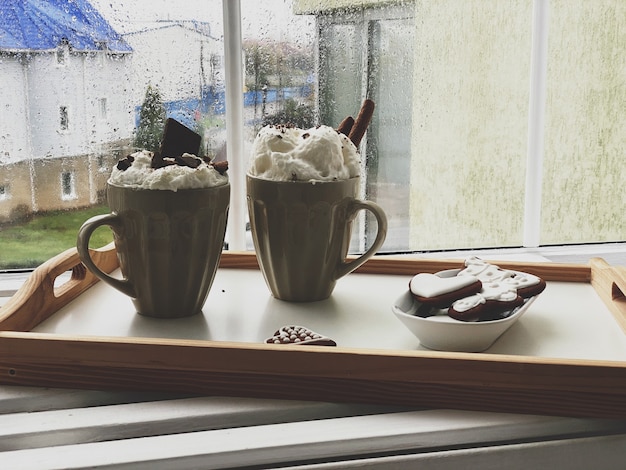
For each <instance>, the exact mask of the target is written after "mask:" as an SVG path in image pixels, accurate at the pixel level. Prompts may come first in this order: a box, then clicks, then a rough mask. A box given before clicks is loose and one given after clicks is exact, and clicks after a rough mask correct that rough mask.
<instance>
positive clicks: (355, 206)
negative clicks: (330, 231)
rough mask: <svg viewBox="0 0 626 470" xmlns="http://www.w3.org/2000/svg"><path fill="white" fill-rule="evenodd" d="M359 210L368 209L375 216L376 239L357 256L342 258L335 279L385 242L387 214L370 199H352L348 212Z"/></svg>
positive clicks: (361, 261) (347, 272) (357, 264)
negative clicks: (347, 258) (349, 258)
mask: <svg viewBox="0 0 626 470" xmlns="http://www.w3.org/2000/svg"><path fill="white" fill-rule="evenodd" d="M360 210H367V211H370V212H371V213H372V214H374V217H376V222H377V225H378V227H377V230H376V239H375V240H374V243H372V246H370V247H369V249H368V250H367V251H366V252H365V253H363V254H362V255H361V256H359V257H358V258H355V259H352V260H343V261H342V262H341V264H340V265H339V267H338V268H337V271H336V273H337V274H336V277H335V279H339V278H341V277H343V276H345V275H346V274H349V273H351V272H352V271H354V270H355V269H356V268H358V267H359V266H361V265H362V264H363V263H365V262H366V261H367V260H368V259H370V258H371V257H372V256H374V254H375V253H376V252H377V251H378V250H379V249H380V247H381V246H383V243H384V242H385V237H386V236H387V216H386V215H385V212H384V211H383V210H382V209H381V207H380V206H379V205H378V204H376V203H374V202H372V201H362V200H359V199H353V200H352V201H351V203H350V206H349V207H348V213H349V214H350V215H351V214H355V213H357V212H358V211H360Z"/></svg>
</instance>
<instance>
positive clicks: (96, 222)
mask: <svg viewBox="0 0 626 470" xmlns="http://www.w3.org/2000/svg"><path fill="white" fill-rule="evenodd" d="M103 225H108V226H110V227H119V226H120V225H121V223H120V218H119V216H118V215H117V214H104V215H96V216H94V217H91V218H90V219H88V220H87V221H86V222H85V223H84V224H83V225H82V226H81V228H80V229H79V230H78V237H77V239H76V249H77V251H78V256H79V258H80V260H81V261H82V262H83V264H84V265H85V266H86V267H87V269H89V271H91V272H92V273H93V274H94V275H95V276H96V277H97V278H99V279H100V280H102V281H104V282H106V283H107V284H109V285H110V286H112V287H115V288H116V289H117V290H119V291H120V292H122V293H124V294H126V295H127V296H129V297H131V298H135V297H137V296H136V295H135V288H134V287H133V285H132V284H131V283H130V281H129V280H128V279H116V278H114V277H112V276H109V275H108V274H107V273H105V272H104V271H102V270H101V269H100V268H99V267H98V266H96V263H94V262H93V259H91V254H90V253H89V239H90V238H91V235H92V234H93V232H94V230H96V229H97V228H98V227H101V226H103Z"/></svg>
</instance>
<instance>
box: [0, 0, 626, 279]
mask: <svg viewBox="0 0 626 470" xmlns="http://www.w3.org/2000/svg"><path fill="white" fill-rule="evenodd" d="M39 3H40V2H30V1H28V0H26V1H24V2H23V5H24V8H27V7H28V5H29V4H32V5H37V4H39ZM65 3H67V4H68V5H71V7H72V8H74V7H76V5H75V3H72V2H66V1H65V0H55V1H52V2H47V6H48V7H49V8H53V7H54V6H55V5H58V6H59V8H61V9H63V4H65ZM91 3H92V4H93V6H94V8H95V12H96V13H94V12H87V13H85V12H83V13H85V15H87V16H86V18H88V17H89V15H96V14H99V15H101V17H102V19H103V21H104V23H103V22H100V23H98V24H99V25H100V26H99V28H100V29H98V30H95V31H92V32H91V33H90V34H92V35H93V37H92V38H91V39H93V41H91V43H92V44H91V45H90V46H89V47H87V46H85V45H84V44H81V43H79V42H80V41H79V38H77V37H74V36H73V35H72V31H71V28H72V22H76V21H77V19H78V20H80V18H82V17H81V15H80V14H74V17H75V18H74V19H71V18H70V20H69V21H68V22H67V23H66V24H62V25H61V26H58V25H57V26H58V27H57V28H56V30H55V31H57V32H58V31H59V28H61V29H62V28H64V27H65V28H68V30H67V35H64V37H63V38H62V39H61V40H58V36H57V39H56V41H57V42H56V43H54V44H53V45H52V46H50V45H46V46H45V47H44V46H42V45H40V44H39V45H38V44H37V43H33V45H32V47H30V49H28V48H23V47H22V48H21V49H20V48H16V45H8V44H6V43H1V44H0V63H1V66H0V80H2V83H7V84H9V91H10V92H7V93H2V94H1V95H0V122H1V124H2V125H1V127H0V236H4V235H6V234H7V233H9V232H10V230H13V231H14V232H11V233H15V234H16V235H15V237H23V236H24V231H23V229H20V227H22V226H24V225H23V223H24V221H27V220H28V219H30V218H32V216H33V215H39V214H45V213H50V212H52V211H56V210H59V209H64V210H83V209H84V208H86V207H92V206H94V205H99V204H102V203H103V197H104V192H103V190H104V185H105V182H106V179H107V176H108V172H109V171H110V168H111V167H112V166H113V165H114V164H115V162H116V161H117V159H119V158H121V157H123V156H125V155H126V154H128V153H129V152H132V151H134V150H135V149H136V148H138V147H145V146H147V145H154V137H155V136H157V137H156V138H157V139H158V136H159V135H160V131H161V129H160V128H159V127H158V125H157V126H156V127H154V126H151V125H149V122H157V123H158V122H162V117H163V116H169V117H174V118H176V119H178V120H180V121H181V122H183V123H184V124H186V125H188V126H190V127H192V128H194V129H195V130H197V131H198V132H199V133H200V134H201V135H202V136H203V145H202V152H203V153H205V154H206V155H208V156H211V157H213V158H218V159H223V158H228V159H229V161H230V162H231V164H232V163H233V162H237V164H239V165H246V164H247V155H243V156H233V155H231V156H229V155H227V148H226V127H225V126H226V125H225V122H226V121H225V113H226V112H227V110H226V109H225V87H226V86H227V84H225V83H224V63H225V60H226V58H225V57H224V33H223V30H222V23H223V18H222V5H221V1H220V0H189V1H187V2H184V3H180V2H178V3H177V4H176V5H174V4H172V3H171V2H170V3H167V2H160V3H155V2H151V1H149V0H137V1H133V2H130V1H127V0H93V1H92V2H91ZM241 11H242V29H243V56H242V58H241V60H242V67H243V70H244V75H245V76H244V80H243V82H244V90H242V92H243V94H244V112H243V117H244V130H245V132H244V139H245V146H244V147H245V148H246V149H248V148H249V146H250V144H251V142H252V140H253V138H254V136H255V134H256V132H257V131H258V129H259V128H260V127H261V126H262V125H265V124H268V123H281V122H282V123H292V124H296V125H299V126H314V125H317V124H328V125H331V126H337V125H338V124H339V122H340V121H341V120H342V119H343V118H344V117H346V116H348V115H352V116H355V115H356V113H357V112H358V109H359V107H360V105H361V103H362V101H363V100H364V99H365V98H371V99H373V100H374V101H375V103H376V112H375V115H374V119H373V121H372V123H371V125H370V128H369V131H368V134H367V136H366V139H365V140H364V141H363V142H362V145H361V148H360V150H361V155H362V163H363V172H362V176H363V178H362V196H363V197H365V198H368V199H371V200H373V201H375V202H377V203H378V204H379V205H381V206H382V207H383V209H384V210H385V212H386V213H387V215H388V218H389V235H388V239H387V241H386V243H385V246H384V251H388V252H401V251H413V250H417V251H422V250H438V249H453V248H473V247H496V246H520V245H521V244H522V243H523V240H522V234H523V229H524V190H525V185H524V181H525V168H526V165H527V157H528V156H527V153H528V127H529V126H528V124H529V123H528V107H529V100H530V99H531V97H530V96H529V93H530V87H529V83H530V71H531V67H532V64H531V51H530V49H531V44H532V31H533V24H532V21H533V15H532V11H533V1H532V0H505V1H500V2H485V1H484V0H466V1H462V2H461V1H458V0H438V1H430V0H416V1H397V2H394V1H391V2H390V1H375V0H368V1H365V2H362V1H359V2H353V1H350V0H341V1H339V0H337V1H320V0H292V1H284V0H266V1H263V2H257V1H256V0H241ZM25 15H26V13H25ZM62 16H63V15H62V14H59V15H57V16H55V18H62ZM22 20H24V21H25V20H27V17H24V18H22ZM2 21H7V20H6V19H5V18H3V19H2ZM625 22H626V3H624V2H623V1H621V0H594V1H589V0H550V1H549V23H548V40H549V42H548V69H547V83H546V84H545V86H546V97H547V101H546V115H545V152H544V155H543V172H542V173H543V174H542V177H543V185H542V207H541V227H540V231H541V233H540V235H541V236H540V239H541V243H542V244H561V243H584V242H598V241H618V240H623V239H624V231H625V227H624V224H625V223H624V218H623V217H622V214H621V213H622V211H621V205H620V201H622V200H624V199H625V197H626V194H624V192H625V191H626V189H624V188H626V185H624V184H623V183H624V182H623V179H624V178H623V177H622V174H623V173H622V171H621V165H620V164H621V160H622V150H621V148H622V147H623V142H624V132H625V131H624V129H626V125H625V124H626V123H625V122H624V121H625V120H626V117H625V115H624V113H623V109H625V108H626V106H625V105H626V85H625V84H624V81H623V71H624V63H625V61H626V59H625V53H624V50H623V44H624V43H626V37H624V35H626V24H625ZM27 23H28V22H27V21H26V23H23V24H27ZM96 23H97V22H94V24H96ZM102 24H107V25H108V27H110V29H107V28H104V29H102V28H103V27H102ZM83 26H84V25H83ZM81 27H82V26H81ZM39 33H41V34H39ZM38 34H39V35H38V37H39V39H41V38H45V31H43V30H42V31H39V32H38ZM3 37H6V36H3ZM142 110H143V111H144V115H146V114H147V115H148V116H151V118H152V120H145V121H142V119H141V116H142ZM157 142H158V141H157ZM103 210H106V208H104V209H103ZM372 224H375V221H371V220H367V219H361V218H360V219H359V220H358V223H357V230H356V232H355V233H356V234H355V242H354V243H353V247H354V248H355V249H356V250H363V249H365V248H366V247H367V246H368V242H369V240H370V238H371V233H372V231H373V230H374V229H375V227H374V226H373V225H372ZM20 230H22V231H21V232H20ZM0 243H1V242H0ZM249 248H252V246H251V245H250V246H249ZM6 253H7V250H3V249H1V248H0V268H6V267H11V264H10V262H9V264H7V261H6V259H4V257H5V256H6ZM53 254H55V253H52V254H50V256H51V255H53ZM42 256H46V257H49V256H47V255H42ZM38 261H43V259H39V260H38Z"/></svg>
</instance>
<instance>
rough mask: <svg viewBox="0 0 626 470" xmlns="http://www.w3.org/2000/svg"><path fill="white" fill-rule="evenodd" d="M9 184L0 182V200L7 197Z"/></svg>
mask: <svg viewBox="0 0 626 470" xmlns="http://www.w3.org/2000/svg"><path fill="white" fill-rule="evenodd" d="M9 197H10V193H9V185H8V184H0V201H5V200H7V199H9Z"/></svg>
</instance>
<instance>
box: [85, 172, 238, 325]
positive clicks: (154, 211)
mask: <svg viewBox="0 0 626 470" xmlns="http://www.w3.org/2000/svg"><path fill="white" fill-rule="evenodd" d="M229 200H230V185H229V184H223V185H221V186H215V187H210V188H202V189H182V190H178V191H169V190H149V189H133V188H127V187H120V186H115V185H112V184H108V185H107V201H108V204H109V208H110V209H111V213H110V214H105V215H100V216H95V217H92V218H91V219H89V220H88V221H86V222H85V223H84V224H83V226H82V227H81V229H80V230H79V233H78V240H77V249H78V254H79V256H80V259H81V261H82V262H83V263H84V264H85V266H86V267H87V268H88V269H89V270H90V271H91V272H93V273H94V274H95V275H96V276H97V277H98V278H100V279H101V280H103V281H104V282H106V283H108V284H110V285H111V286H113V287H115V288H116V289H118V290H119V291H121V292H123V293H124V294H126V295H128V296H129V297H130V298H131V299H132V301H133V303H134V305H135V308H136V310H137V312H138V313H140V314H142V315H146V316H151V317H159V318H178V317H186V316H190V315H194V314H196V313H199V312H200V311H201V310H202V306H203V305H204V302H205V301H206V298H207V296H208V293H209V290H210V288H211V285H212V283H213V279H214V277H215V272H216V270H217V266H218V264H219V260H220V256H221V253H222V248H223V246H224V236H225V232H226V221H227V217H228V208H229ZM103 225H108V226H110V227H111V229H112V231H113V236H114V241H115V247H116V249H117V256H118V259H119V262H120V270H121V272H122V276H123V279H117V278H114V277H112V276H110V275H108V274H106V273H104V272H103V271H102V270H100V268H98V266H96V265H95V263H94V262H93V260H92V259H91V256H90V254H89V249H88V247H89V238H90V237H91V234H92V233H93V232H94V230H95V229H97V228H98V227H100V226H103Z"/></svg>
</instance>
